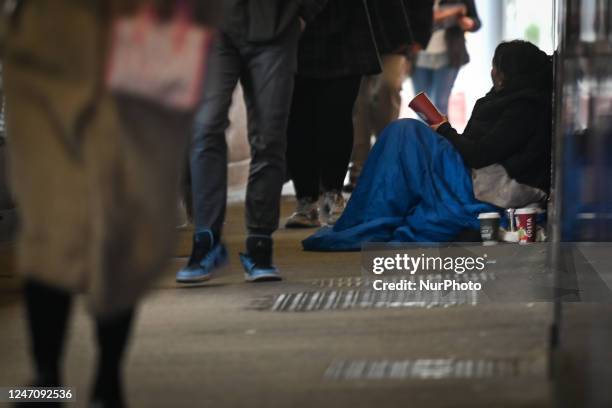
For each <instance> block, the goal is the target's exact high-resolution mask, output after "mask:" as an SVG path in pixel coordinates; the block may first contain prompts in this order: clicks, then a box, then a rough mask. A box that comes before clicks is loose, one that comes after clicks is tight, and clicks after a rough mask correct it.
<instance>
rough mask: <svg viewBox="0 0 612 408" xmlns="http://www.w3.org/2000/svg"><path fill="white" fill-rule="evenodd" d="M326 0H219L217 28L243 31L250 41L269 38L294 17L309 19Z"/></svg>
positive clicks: (280, 32) (267, 40) (271, 39)
mask: <svg viewBox="0 0 612 408" xmlns="http://www.w3.org/2000/svg"><path fill="white" fill-rule="evenodd" d="M326 3H327V0H223V7H224V14H225V16H224V21H223V24H222V25H221V29H222V30H223V31H225V32H228V33H232V34H234V33H237V34H244V35H245V37H246V39H247V41H250V42H263V43H266V42H271V41H273V40H275V39H276V38H277V37H278V36H279V35H281V34H282V33H284V32H285V30H287V29H288V28H289V27H290V26H291V25H292V24H298V20H297V19H298V17H302V18H303V19H304V20H305V21H306V22H307V23H310V22H312V21H313V20H314V18H315V17H316V15H317V14H318V13H319V12H320V11H321V10H322V9H323V7H325V4H326Z"/></svg>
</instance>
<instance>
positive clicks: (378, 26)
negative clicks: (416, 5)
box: [368, 0, 414, 55]
mask: <svg viewBox="0 0 612 408" xmlns="http://www.w3.org/2000/svg"><path fill="white" fill-rule="evenodd" d="M407 1H408V0H382V1H381V0H370V1H368V11H369V13H370V18H371V21H372V29H373V32H374V39H375V40H376V46H377V47H378V52H379V54H380V55H385V54H391V53H403V52H405V51H406V50H407V49H408V47H409V46H410V45H411V44H413V43H414V36H413V32H412V29H411V26H410V19H409V18H408V11H407V10H406V7H405V3H406V2H407Z"/></svg>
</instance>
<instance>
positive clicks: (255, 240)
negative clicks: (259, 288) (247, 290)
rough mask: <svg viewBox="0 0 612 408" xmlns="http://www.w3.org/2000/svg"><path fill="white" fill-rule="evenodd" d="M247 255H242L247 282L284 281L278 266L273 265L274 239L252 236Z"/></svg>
mask: <svg viewBox="0 0 612 408" xmlns="http://www.w3.org/2000/svg"><path fill="white" fill-rule="evenodd" d="M246 246H247V253H246V254H240V263H241V264H242V267H243V268H244V280H245V281H247V282H270V281H279V280H282V278H281V275H280V272H279V271H278V269H277V268H276V266H274V265H272V238H271V237H270V236H268V235H251V236H249V237H248V238H247V245H246Z"/></svg>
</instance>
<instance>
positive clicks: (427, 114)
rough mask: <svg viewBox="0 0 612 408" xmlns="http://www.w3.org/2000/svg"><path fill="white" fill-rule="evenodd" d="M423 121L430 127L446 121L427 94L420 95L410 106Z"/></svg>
mask: <svg viewBox="0 0 612 408" xmlns="http://www.w3.org/2000/svg"><path fill="white" fill-rule="evenodd" d="M408 106H410V107H411V108H412V109H413V110H414V111H415V112H416V113H418V114H419V116H420V117H421V118H423V120H425V121H426V122H427V123H429V124H430V125H437V124H438V123H442V122H443V121H444V115H442V114H441V113H440V111H439V110H438V108H436V105H434V104H433V103H432V102H431V100H430V99H429V98H428V97H427V94H426V93H425V92H421V93H419V94H418V95H417V96H415V97H414V99H412V100H411V101H410V103H409V104H408Z"/></svg>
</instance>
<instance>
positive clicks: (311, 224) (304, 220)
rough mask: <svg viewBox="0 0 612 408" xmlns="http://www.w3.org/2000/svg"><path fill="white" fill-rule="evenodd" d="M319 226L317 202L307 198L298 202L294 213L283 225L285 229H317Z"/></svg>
mask: <svg viewBox="0 0 612 408" xmlns="http://www.w3.org/2000/svg"><path fill="white" fill-rule="evenodd" d="M320 226H321V223H320V222H319V209H318V208H317V202H316V201H312V200H311V199H308V198H302V199H300V200H298V203H297V207H296V209H295V212H294V213H293V214H291V217H289V218H288V219H287V222H286V223H285V228H317V227H320Z"/></svg>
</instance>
